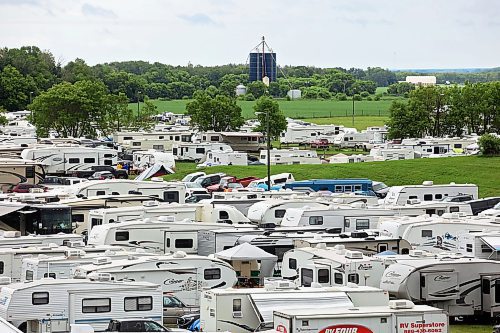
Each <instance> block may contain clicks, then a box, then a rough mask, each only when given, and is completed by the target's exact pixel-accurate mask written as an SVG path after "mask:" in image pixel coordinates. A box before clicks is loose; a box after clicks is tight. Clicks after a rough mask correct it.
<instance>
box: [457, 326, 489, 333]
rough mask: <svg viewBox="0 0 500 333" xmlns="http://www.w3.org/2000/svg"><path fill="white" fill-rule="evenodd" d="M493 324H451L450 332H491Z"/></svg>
mask: <svg viewBox="0 0 500 333" xmlns="http://www.w3.org/2000/svg"><path fill="white" fill-rule="evenodd" d="M492 327H493V325H451V329H450V333H491V332H492V331H493V328H492Z"/></svg>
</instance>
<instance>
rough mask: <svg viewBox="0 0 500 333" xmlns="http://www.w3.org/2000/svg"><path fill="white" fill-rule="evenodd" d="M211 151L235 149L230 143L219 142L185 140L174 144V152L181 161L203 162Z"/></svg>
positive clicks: (230, 150)
mask: <svg viewBox="0 0 500 333" xmlns="http://www.w3.org/2000/svg"><path fill="white" fill-rule="evenodd" d="M209 151H212V152H216V151H227V152H232V151H233V149H232V148H231V146H229V145H228V144H226V143H219V142H198V143H192V142H183V143H178V144H174V145H173V146H172V153H173V154H174V156H175V158H176V159H177V160H179V161H194V162H203V161H204V160H205V157H206V155H207V153H208V152H209Z"/></svg>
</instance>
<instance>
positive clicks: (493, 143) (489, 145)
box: [479, 134, 500, 156]
mask: <svg viewBox="0 0 500 333" xmlns="http://www.w3.org/2000/svg"><path fill="white" fill-rule="evenodd" d="M479 147H480V149H481V153H482V154H483V155H490V156H491V155H500V137H498V136H495V135H492V134H485V135H483V136H481V137H480V138H479Z"/></svg>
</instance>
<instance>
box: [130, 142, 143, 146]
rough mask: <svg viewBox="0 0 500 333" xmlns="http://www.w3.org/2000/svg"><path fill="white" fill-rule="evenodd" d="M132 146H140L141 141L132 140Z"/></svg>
mask: <svg viewBox="0 0 500 333" xmlns="http://www.w3.org/2000/svg"><path fill="white" fill-rule="evenodd" d="M132 146H134V147H140V146H141V142H139V141H136V142H132Z"/></svg>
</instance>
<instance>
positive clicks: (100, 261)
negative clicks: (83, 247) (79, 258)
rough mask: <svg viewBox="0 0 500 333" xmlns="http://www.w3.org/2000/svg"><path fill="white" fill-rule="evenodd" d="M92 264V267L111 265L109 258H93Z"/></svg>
mask: <svg viewBox="0 0 500 333" xmlns="http://www.w3.org/2000/svg"><path fill="white" fill-rule="evenodd" d="M92 263H93V264H94V265H106V264H110V263H111V258H109V257H100V258H95V259H94V260H93V261H92Z"/></svg>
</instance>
